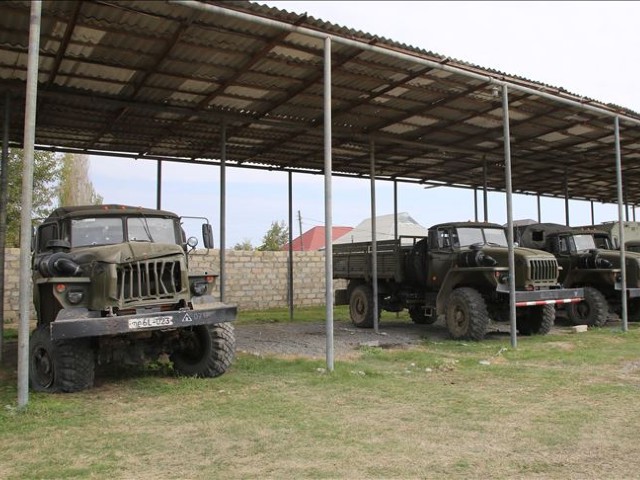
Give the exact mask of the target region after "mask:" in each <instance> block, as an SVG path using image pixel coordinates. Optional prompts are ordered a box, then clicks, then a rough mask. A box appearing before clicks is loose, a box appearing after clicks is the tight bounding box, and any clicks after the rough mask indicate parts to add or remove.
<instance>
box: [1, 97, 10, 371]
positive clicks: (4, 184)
mask: <svg viewBox="0 0 640 480" xmlns="http://www.w3.org/2000/svg"><path fill="white" fill-rule="evenodd" d="M10 108H11V95H10V94H9V92H6V93H5V96H4V121H3V125H2V160H1V162H2V163H1V164H0V363H2V362H3V361H4V266H5V260H6V250H5V243H6V241H7V202H8V201H9V186H8V183H9V172H8V170H9V121H10V119H11V115H10Z"/></svg>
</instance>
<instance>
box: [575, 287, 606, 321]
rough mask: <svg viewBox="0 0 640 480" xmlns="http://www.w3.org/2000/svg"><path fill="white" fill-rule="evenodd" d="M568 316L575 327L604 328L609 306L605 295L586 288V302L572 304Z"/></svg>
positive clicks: (591, 288)
mask: <svg viewBox="0 0 640 480" xmlns="http://www.w3.org/2000/svg"><path fill="white" fill-rule="evenodd" d="M567 316H568V317H569V320H571V321H572V322H573V324H574V325H589V326H590V327H593V326H595V327H602V326H603V325H604V324H605V323H607V318H608V316H609V304H608V303H607V299H606V298H605V297H604V295H603V294H602V293H601V292H600V291H599V290H597V289H595V288H593V287H584V300H583V301H581V302H576V303H570V304H569V305H568V306H567Z"/></svg>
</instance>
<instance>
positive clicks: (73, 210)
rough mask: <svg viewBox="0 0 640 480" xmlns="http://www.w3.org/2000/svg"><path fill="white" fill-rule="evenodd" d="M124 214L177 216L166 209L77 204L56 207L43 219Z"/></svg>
mask: <svg viewBox="0 0 640 480" xmlns="http://www.w3.org/2000/svg"><path fill="white" fill-rule="evenodd" d="M124 215H142V216H149V217H151V216H153V217H172V218H178V216H177V215H176V214H175V213H173V212H169V211H166V210H156V209H153V208H144V207H134V206H130V205H116V204H109V205H78V206H72V207H59V208H56V209H55V210H54V211H53V212H51V214H50V215H49V216H48V217H47V219H46V220H45V221H50V220H62V219H64V218H72V217H91V216H95V217H103V216H124Z"/></svg>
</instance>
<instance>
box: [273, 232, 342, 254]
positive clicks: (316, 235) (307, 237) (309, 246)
mask: <svg viewBox="0 0 640 480" xmlns="http://www.w3.org/2000/svg"><path fill="white" fill-rule="evenodd" d="M351 230H353V227H333V230H332V235H331V241H333V240H335V239H336V238H339V237H342V236H343V235H345V234H347V233H348V232H350V231H351ZM324 241H325V228H324V227H313V228H312V229H310V230H307V231H306V232H304V233H303V234H302V235H300V236H299V237H298V238H295V239H294V240H293V242H291V244H292V246H293V248H292V250H293V251H295V252H302V251H304V252H309V251H312V250H322V249H323V248H324ZM282 250H289V244H288V243H287V244H286V245H285V246H284V247H282Z"/></svg>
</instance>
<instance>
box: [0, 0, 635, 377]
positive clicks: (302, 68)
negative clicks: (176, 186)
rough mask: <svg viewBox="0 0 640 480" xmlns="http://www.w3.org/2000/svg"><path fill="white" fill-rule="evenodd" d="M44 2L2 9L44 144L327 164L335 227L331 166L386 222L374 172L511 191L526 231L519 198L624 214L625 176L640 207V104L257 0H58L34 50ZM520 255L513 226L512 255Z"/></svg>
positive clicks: (184, 158)
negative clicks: (33, 33)
mask: <svg viewBox="0 0 640 480" xmlns="http://www.w3.org/2000/svg"><path fill="white" fill-rule="evenodd" d="M33 3H34V4H35V3H38V4H39V3H40V2H33ZM31 7H32V2H29V1H6V2H3V3H1V4H0V12H1V13H2V15H0V27H1V28H0V88H2V89H3V90H4V91H5V92H6V95H7V97H6V98H9V96H11V97H12V100H11V102H12V105H16V104H18V105H20V104H26V105H27V106H29V102H30V101H33V100H35V98H36V95H35V94H30V93H28V92H29V88H34V87H36V86H37V127H36V122H35V121H34V122H33V127H34V130H33V132H29V127H30V119H29V112H30V108H25V110H24V112H23V111H22V110H18V111H17V112H11V113H12V114H13V115H11V116H10V121H9V125H8V135H7V137H8V140H9V142H10V143H11V144H12V145H15V146H23V147H24V148H25V150H28V149H29V143H30V140H29V134H31V133H32V134H33V140H32V141H33V147H35V148H39V149H51V150H59V151H70V152H77V153H85V154H102V155H105V154H108V155H121V156H127V157H130V158H138V159H151V160H156V161H158V177H159V178H160V177H161V166H160V162H162V161H177V162H186V163H206V164H211V165H218V166H220V168H221V190H223V188H224V171H225V168H226V167H227V166H233V167H243V168H261V169H267V170H282V171H287V172H290V173H294V172H303V173H321V174H324V176H325V211H326V218H325V223H326V229H327V232H330V231H331V226H332V219H331V211H332V201H331V177H332V175H345V176H353V177H369V178H371V183H372V216H373V217H375V191H374V185H373V184H374V180H375V179H386V180H391V181H394V184H395V185H397V182H407V183H418V184H422V185H434V186H439V185H447V186H454V187H460V188H471V189H474V190H477V189H478V188H480V189H483V191H484V192H485V195H486V192H487V191H488V190H494V191H502V192H505V193H506V197H507V214H508V215H507V216H508V219H509V226H510V227H511V225H512V221H513V220H512V212H511V195H512V192H517V193H525V194H534V195H538V196H551V197H559V198H565V199H568V198H569V197H571V198H576V199H584V200H591V201H598V202H608V203H617V204H618V206H619V219H622V206H623V191H622V185H623V183H624V185H625V187H626V191H625V192H624V193H625V195H624V197H625V198H626V202H627V203H629V204H631V205H634V206H635V205H637V204H639V203H640V182H638V180H640V169H639V168H638V166H639V165H640V164H639V163H638V160H639V159H640V129H639V128H638V126H639V125H640V115H638V114H637V113H636V112H633V111H630V110H628V109H624V108H622V107H619V106H615V105H606V104H603V103H600V102H597V101H595V100H590V99H586V98H583V97H580V96H577V95H574V94H571V93H569V92H567V91H565V90H563V89H559V88H555V87H551V86H548V85H543V84H540V83H538V82H535V81H531V80H528V79H524V78H521V77H516V76H512V75H507V74H504V73H501V72H496V71H493V70H488V69H484V68H481V67H478V66H476V65H471V64H468V63H465V62H460V61H457V60H454V59H450V58H448V57H443V56H441V55H437V54H434V53H432V52H427V51H424V50H420V49H416V48H413V47H409V46H406V45H402V44H398V43H396V42H393V41H392V40H388V39H384V38H378V37H375V36H372V35H368V34H364V33H362V32H357V31H354V30H350V29H348V28H345V27H340V26H336V25H331V24H328V23H326V22H323V21H321V20H317V19H314V18H311V17H307V16H305V15H297V14H292V13H289V12H285V11H281V10H277V9H274V8H269V7H265V6H261V5H258V4H254V3H249V2H205V1H191V0H184V1H182V0H169V1H167V2H160V1H158V2H147V1H111V2H105V1H96V2H75V1H56V2H54V1H45V2H42V13H41V14H39V15H38V39H39V40H40V44H39V47H38V46H35V52H34V51H31V49H30V48H29V47H30V45H31V47H32V49H33V48H34V47H33V43H30V41H29V35H28V28H27V27H28V25H29V24H30V22H32V21H33V18H30V16H31ZM34 10H35V9H34ZM34 43H35V42H34ZM35 45H38V44H37V43H35ZM32 55H33V56H34V57H35V58H36V59H39V66H38V65H37V66H36V67H35V70H36V72H35V73H34V72H32V71H31V72H30V70H33V68H34V67H33V66H32V65H28V63H29V62H28V61H27V60H28V59H29V58H30V57H31V56H32ZM36 64H37V62H36ZM29 67H30V68H29ZM30 74H31V75H33V77H31V78H33V82H36V78H37V82H36V83H37V85H35V83H34V84H33V85H31V84H30V83H29V82H28V81H27V80H28V78H29V77H30ZM25 85H26V87H27V88H26V89H25ZM30 85H31V87H30ZM6 103H8V102H6ZM33 107H34V108H35V105H33ZM34 112H35V110H34ZM374 146H375V148H374ZM622 158H624V160H625V162H624V164H623V163H622ZM394 190H395V189H394ZM159 202H160V191H159V190H158V203H159ZM485 205H486V202H485ZM220 208H221V239H223V238H224V212H225V198H224V195H223V196H222V198H221V207H220ZM29 220H30V219H29V218H26V219H25V218H23V224H24V223H27V224H28V222H29ZM509 231H510V232H511V231H512V229H511V228H509ZM621 234H622V232H621ZM621 240H622V239H621ZM326 243H327V255H326V256H327V261H326V262H327V263H326V269H327V279H326V280H327V281H326V291H327V296H326V300H327V352H328V353H327V363H328V366H329V368H333V358H332V337H333V336H332V324H333V298H332V278H331V270H332V268H331V266H332V265H331V239H330V238H328V239H327V242H326ZM224 247H225V245H224V240H222V241H221V250H222V251H223V250H224ZM512 249H513V243H512V238H511V234H510V250H511V251H510V265H511V266H513V264H512V261H513V250H512ZM621 256H623V257H624V251H622V252H621ZM221 262H222V265H221V273H222V286H221V293H222V294H224V258H223V255H221ZM21 263H23V265H22V266H21V267H22V268H21V282H22V277H23V275H24V276H25V278H27V279H28V269H29V265H28V259H27V261H23V262H21ZM622 265H623V272H622V273H623V281H624V276H625V271H624V265H625V263H624V258H623V261H622ZM25 269H26V270H25ZM23 270H25V272H23ZM26 281H27V280H25V282H26ZM510 287H511V289H512V291H513V289H514V288H515V287H514V286H513V285H511V286H510ZM28 292H29V290H28V289H27V290H26V291H24V292H22V293H23V294H24V295H23V296H24V297H25V300H24V302H25V305H28V302H30V295H28ZM21 306H24V305H23V302H22V300H21ZM623 306H624V307H625V308H626V303H625V304H624V305H623ZM625 308H623V321H624V322H625V327H626V310H625ZM22 311H23V309H21V312H22ZM27 311H28V309H27ZM514 316H515V306H514V305H512V323H513V322H514ZM24 321H25V320H23V319H22V315H21V324H23V323H24ZM26 321H27V322H28V319H26ZM512 330H513V331H514V332H515V328H512ZM22 336H23V335H22V333H21V337H22ZM512 343H514V344H515V337H513V338H512ZM20 344H21V345H22V340H21V341H20ZM22 363H24V362H22ZM19 371H20V367H19Z"/></svg>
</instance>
